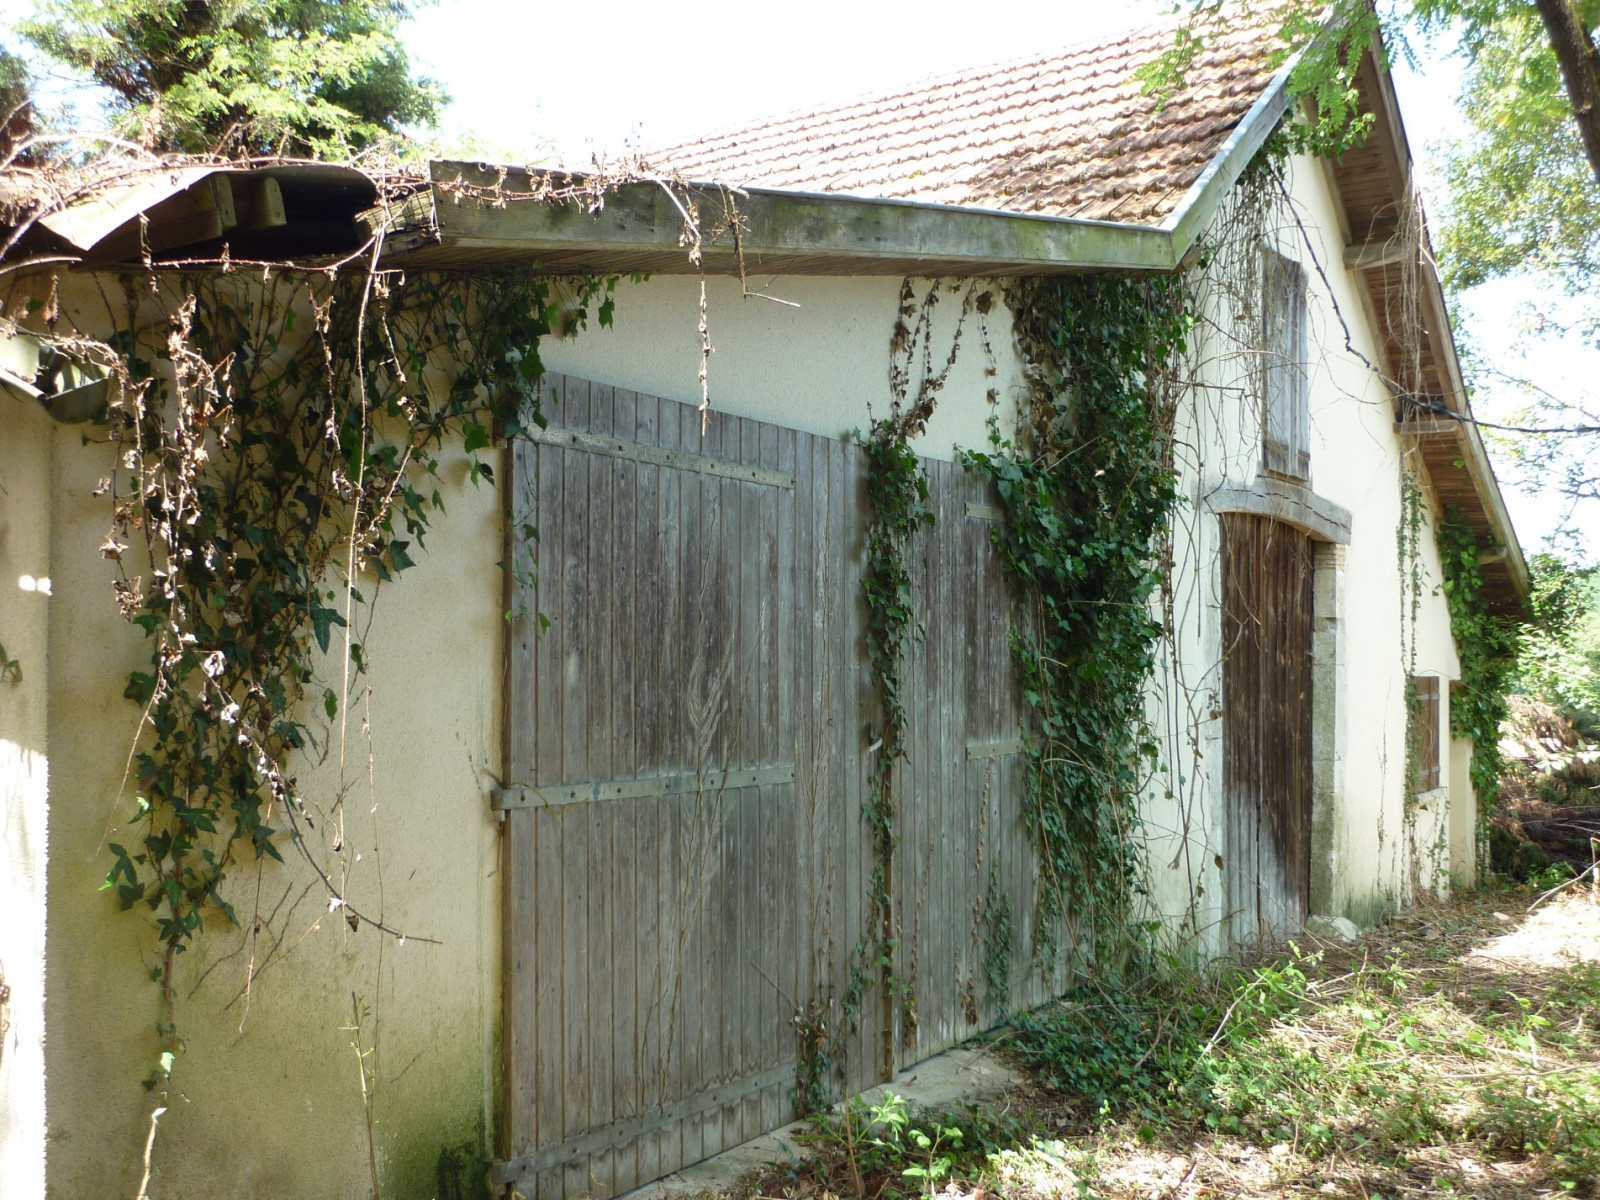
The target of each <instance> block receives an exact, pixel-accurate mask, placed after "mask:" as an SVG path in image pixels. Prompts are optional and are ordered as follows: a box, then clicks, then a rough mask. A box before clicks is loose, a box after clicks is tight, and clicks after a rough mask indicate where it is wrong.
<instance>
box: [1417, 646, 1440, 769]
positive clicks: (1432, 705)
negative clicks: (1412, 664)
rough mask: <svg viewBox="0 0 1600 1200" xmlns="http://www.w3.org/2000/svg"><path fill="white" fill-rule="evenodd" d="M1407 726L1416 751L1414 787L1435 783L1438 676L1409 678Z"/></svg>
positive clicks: (1437, 736)
mask: <svg viewBox="0 0 1600 1200" xmlns="http://www.w3.org/2000/svg"><path fill="white" fill-rule="evenodd" d="M1411 684H1412V695H1413V697H1414V699H1413V701H1412V709H1411V730H1412V737H1413V738H1414V739H1415V741H1414V745H1415V746H1416V751H1417V791H1419V792H1427V791H1432V790H1433V789H1434V788H1436V787H1438V786H1439V741H1440V738H1439V719H1440V712H1439V677H1438V676H1437V675H1417V676H1415V677H1413V678H1412V680H1411Z"/></svg>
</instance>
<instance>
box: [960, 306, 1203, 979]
mask: <svg viewBox="0 0 1600 1200" xmlns="http://www.w3.org/2000/svg"><path fill="white" fill-rule="evenodd" d="M1008 299H1009V300H1010V303H1011V307H1012V310H1013V313H1014V320H1015V331H1016V340H1017V344H1018V347H1019V348H1020V349H1021V351H1022V352H1023V355H1024V357H1025V359H1026V361H1027V365H1028V383H1029V391H1028V395H1027V399H1026V403H1025V406H1024V409H1023V411H1022V413H1021V415H1020V420H1019V427H1018V431H1017V434H1016V437H1015V438H1014V439H1011V440H1008V439H1006V438H1004V437H1002V436H1001V434H1000V432H999V431H998V429H995V430H994V431H993V432H992V434H991V445H990V448H989V450H988V451H986V452H980V451H969V452H968V453H967V454H966V455H965V463H966V465H967V466H968V467H969V468H970V469H972V470H975V471H978V472H980V473H981V474H982V475H984V476H985V477H986V478H988V479H989V480H990V482H991V483H992V484H993V485H994V488H995V491H996V493H997V494H998V496H999V498H1000V501H1001V504H1002V506H1003V509H1004V512H1005V520H1004V522H1003V523H1002V524H1001V525H1000V527H999V528H998V529H997V531H996V533H995V544H996V545H997V547H998V548H999V552H1000V556H1001V559H1002V562H1003V564H1004V566H1005V569H1006V571H1007V573H1008V575H1009V577H1010V579H1011V580H1012V582H1013V584H1014V586H1015V590H1016V594H1017V598H1018V606H1017V611H1018V613H1019V620H1018V623H1017V627H1016V631H1015V633H1014V635H1013V639H1012V650H1013V655H1014V660H1015V665H1016V671H1017V676H1018V679H1019V680H1020V682H1021V685H1022V689H1023V693H1024V696H1025V698H1026V700H1027V703H1028V705H1029V707H1030V709H1031V710H1032V717H1033V720H1032V729H1031V733H1032V744H1031V746H1030V748H1029V750H1028V751H1027V754H1026V769H1027V805H1028V807H1027V814H1026V815H1027V825H1028V829H1029V831H1030V833H1031V834H1032V837H1033V840H1034V843H1035V846H1036V847H1037V851H1038V854H1039V861H1040V865H1041V871H1040V889H1039V895H1038V902H1037V903H1038V920H1037V923H1036V927H1037V929H1038V930H1039V934H1038V939H1037V943H1036V952H1038V953H1040V954H1042V955H1044V956H1046V957H1048V956H1050V955H1052V954H1053V953H1054V952H1055V950H1056V949H1057V941H1056V938H1057V934H1056V932H1055V931H1056V930H1057V929H1058V927H1059V925H1060V923H1061V921H1062V920H1063V919H1067V920H1070V921H1072V922H1073V923H1074V925H1075V927H1076V931H1075V932H1074V934H1073V936H1072V939H1071V947H1070V948H1071V949H1072V950H1073V951H1075V952H1088V953H1092V954H1094V955H1095V956H1096V957H1097V958H1099V959H1101V960H1103V961H1107V962H1109V959H1110V958H1111V957H1112V956H1113V954H1114V952H1115V950H1116V949H1118V948H1119V947H1120V944H1121V942H1122V940H1123V939H1124V937H1125V936H1126V934H1127V932H1128V931H1129V930H1130V928H1131V925H1132V912H1131V906H1132V901H1133V899H1134V897H1135V896H1136V895H1137V894H1138V893H1140V892H1141V891H1142V889H1143V884H1142V863H1141V854H1140V850H1139V840H1138V838H1139V834H1138V825H1139V817H1138V803H1137V797H1138V793H1139V788H1140V784H1141V780H1142V777H1143V774H1144V772H1145V770H1146V769H1147V768H1148V767H1149V766H1150V765H1151V764H1152V763H1153V761H1154V758H1155V755H1156V753H1157V747H1156V742H1155V739H1154V737H1153V735H1152V733H1151V730H1150V728H1149V726H1148V724H1147V722H1146V720H1145V711H1144V702H1145V685H1146V682H1147V680H1148V679H1149V677H1150V675H1151V672H1152V669H1153V666H1154V647H1155V645H1156V642H1157V640H1158V639H1159V638H1160V636H1161V633H1162V629H1161V625H1160V623H1159V622H1158V621H1157V620H1156V619H1155V616H1154V614H1153V613H1152V608H1151V599H1152V596H1153V594H1154V593H1155V590H1156V588H1157V586H1158V584H1159V583H1160V581H1161V579H1162V575H1163V570H1164V569H1165V564H1164V563H1163V562H1162V561H1160V557H1159V555H1158V554H1157V552H1156V547H1157V544H1158V537H1159V534H1160V532H1161V531H1162V529H1163V528H1164V527H1165V525H1166V523H1167V520H1168V518H1169V516H1170V514H1171V512H1172V509H1173V505H1174V503H1175V501H1176V498H1177V488H1176V474H1175V471H1174V467H1173V441H1172V433H1173V420H1174V414H1175V411H1176V395H1177V388H1176V375H1177V370H1176V368H1177V363H1178V360H1179V357H1180V356H1181V355H1182V354H1183V353H1184V352H1185V350H1186V348H1187V338H1188V337H1189V334H1190V331H1191V329H1192V327H1193V322H1194V306H1193V301H1192V298H1191V296H1190V293H1189V291H1188V288H1187V287H1186V284H1185V281H1184V279H1183V278H1182V277H1177V276H1169V277H1154V278H1123V277H1118V276H1112V275H1098V276H1085V277H1074V278H1045V279H1032V280H1025V281H1022V282H1020V283H1018V284H1016V285H1015V286H1014V287H1013V288H1012V289H1011V293H1010V295H1009V296H1008Z"/></svg>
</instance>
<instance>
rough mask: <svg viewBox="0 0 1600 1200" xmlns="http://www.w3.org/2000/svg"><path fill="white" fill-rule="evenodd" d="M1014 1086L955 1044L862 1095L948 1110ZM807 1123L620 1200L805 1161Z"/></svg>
mask: <svg viewBox="0 0 1600 1200" xmlns="http://www.w3.org/2000/svg"><path fill="white" fill-rule="evenodd" d="M1017 1082H1019V1079H1018V1076H1017V1074H1016V1072H1014V1071H1012V1070H1011V1068H1010V1067H1008V1066H1007V1065H1006V1064H1005V1063H1003V1062H1001V1061H1000V1059H999V1058H997V1057H996V1056H995V1055H993V1054H991V1053H989V1052H988V1051H987V1050H984V1049H969V1048H966V1047H962V1046H958V1047H956V1048H955V1049H954V1050H946V1051H945V1052H944V1053H943V1054H936V1055H934V1056H933V1057H932V1058H930V1059H927V1060H926V1061H925V1062H920V1063H918V1064H917V1065H916V1066H914V1067H910V1068H908V1069H907V1070H904V1071H901V1072H900V1074H899V1075H897V1076H895V1079H894V1082H892V1083H883V1084H879V1085H878V1086H877V1087H875V1088H871V1089H869V1090H868V1091H865V1092H863V1093H862V1096H863V1097H864V1098H865V1099H867V1100H869V1101H874V1100H877V1099H879V1098H880V1097H882V1096H883V1094H884V1093H885V1092H890V1091H892V1092H894V1093H895V1094H896V1095H899V1096H904V1097H905V1098H906V1099H907V1100H909V1101H910V1102H911V1106H912V1108H948V1107H952V1106H954V1105H957V1104H962V1103H972V1102H975V1101H979V1100H984V1099H987V1098H988V1097H991V1096H995V1095H998V1094H999V1093H1001V1092H1002V1091H1004V1090H1005V1089H1006V1088H1007V1087H1008V1086H1010V1085H1011V1084H1014V1083H1017ZM807 1124H808V1122H806V1121H795V1122H793V1123H791V1124H789V1125H785V1126H784V1127H783V1128H781V1129H775V1130H773V1131H772V1132H771V1133H767V1134H763V1135H762V1136H761V1137H758V1138H752V1139H751V1140H750V1141H748V1142H745V1143H743V1144H742V1145H738V1146H735V1147H733V1149H731V1150H724V1151H723V1152H722V1153H721V1154H715V1155H712V1156H711V1157H710V1158H707V1159H704V1160H702V1161H701V1162H697V1163H695V1164H693V1165H692V1166H688V1167H684V1168H683V1169H682V1170H681V1171H674V1172H673V1173H672V1174H671V1175H668V1176H666V1177H665V1178H662V1179H657V1180H655V1181H654V1182H653V1183H647V1184H645V1185H644V1186H643V1187H639V1188H635V1189H634V1190H633V1191H631V1192H628V1193H627V1194H626V1195H625V1196H623V1197H622V1198H621V1200H668V1198H676V1197H681V1196H703V1195H705V1194H706V1193H708V1192H723V1191H727V1190H728V1189H729V1188H731V1187H732V1186H733V1185H734V1184H736V1183H737V1182H738V1181H739V1180H740V1179H742V1178H743V1177H744V1176H745V1175H748V1174H749V1173H750V1172H751V1171H755V1170H759V1169H760V1168H762V1167H766V1166H771V1165H772V1164H773V1163H781V1162H794V1161H795V1160H797V1159H800V1158H803V1157H805V1154H806V1151H805V1148H804V1147H802V1146H801V1145H800V1144H799V1142H797V1141H796V1140H795V1135H796V1134H797V1133H799V1132H801V1131H802V1130H804V1129H805V1127H806V1126H807Z"/></svg>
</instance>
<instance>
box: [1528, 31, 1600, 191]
mask: <svg viewBox="0 0 1600 1200" xmlns="http://www.w3.org/2000/svg"><path fill="white" fill-rule="evenodd" d="M1533 6H1534V7H1535V8H1536V9H1538V10H1539V19H1540V20H1541V21H1543V22H1544V29H1545V35H1546V36H1547V37H1548V38H1549V39H1550V48H1551V49H1552V50H1554V51H1555V55H1556V62H1557V63H1559V64H1560V65H1561V78H1562V80H1563V81H1564V82H1565V83H1566V85H1567V99H1568V101H1569V102H1570V103H1571V104H1572V119H1573V120H1574V121H1576V122H1577V123H1578V132H1579V133H1580V134H1582V136H1583V150H1584V153H1585V154H1586V155H1588V158H1589V169H1590V170H1591V171H1593V172H1594V176H1595V179H1596V180H1597V181H1600V51H1597V50H1596V49H1595V45H1594V42H1593V41H1592V40H1590V37H1589V31H1588V30H1587V29H1585V28H1584V26H1583V18H1582V17H1580V16H1579V15H1578V8H1577V5H1576V4H1575V3H1574V2H1573V0H1533Z"/></svg>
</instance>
